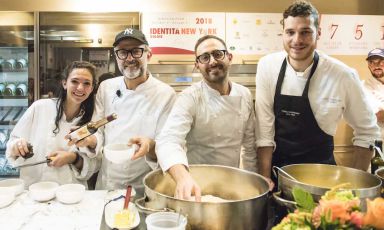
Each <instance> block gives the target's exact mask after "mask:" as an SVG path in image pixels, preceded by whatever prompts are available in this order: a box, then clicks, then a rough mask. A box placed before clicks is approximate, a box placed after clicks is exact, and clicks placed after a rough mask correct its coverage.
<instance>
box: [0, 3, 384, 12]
mask: <svg viewBox="0 0 384 230" xmlns="http://www.w3.org/2000/svg"><path fill="white" fill-rule="evenodd" d="M311 2H312V3H313V4H314V5H315V6H316V7H317V8H318V10H319V11H320V12H321V13H327V14H374V15H382V14H384V1H382V0H332V1H330V0H312V1H311ZM290 3H292V1H291V0H278V1H271V0H236V1H233V0H210V1H206V0H194V1H183V0H136V1H134V0H81V1H79V0H34V1H31V0H13V1H9V0H0V10H15V11H19V10H26V11H30V10H33V11H73V10H75V11H113V12H118V11H140V12H150V11H152V12H159V11H163V12H166V11H179V12H183V11H186V12H187V11H188V12H201V11H206V12H260V13H263V12H264V13H276V12H281V11H282V10H283V9H284V8H285V7H286V6H287V5H289V4H290Z"/></svg>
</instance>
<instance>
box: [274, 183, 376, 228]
mask: <svg viewBox="0 0 384 230" xmlns="http://www.w3.org/2000/svg"><path fill="white" fill-rule="evenodd" d="M346 186H347V185H345V184H343V185H341V186H337V187H335V188H332V189H331V190H330V191H328V192H326V193H325V195H324V196H322V197H321V199H320V201H319V203H318V204H316V203H315V202H314V200H313V198H312V196H311V194H310V193H308V192H306V191H304V190H303V189H301V188H294V189H293V190H292V194H293V197H294V199H295V201H296V203H297V209H296V210H295V211H294V212H292V213H289V214H288V215H287V216H286V217H285V218H284V219H283V220H282V221H281V222H280V224H278V225H276V226H275V227H273V228H272V230H373V229H376V230H381V229H384V199H383V198H375V199H374V200H372V201H371V200H369V199H367V212H365V213H363V212H361V209H360V200H359V198H358V197H356V196H355V195H354V194H353V193H352V191H351V190H348V189H344V188H345V187H346Z"/></svg>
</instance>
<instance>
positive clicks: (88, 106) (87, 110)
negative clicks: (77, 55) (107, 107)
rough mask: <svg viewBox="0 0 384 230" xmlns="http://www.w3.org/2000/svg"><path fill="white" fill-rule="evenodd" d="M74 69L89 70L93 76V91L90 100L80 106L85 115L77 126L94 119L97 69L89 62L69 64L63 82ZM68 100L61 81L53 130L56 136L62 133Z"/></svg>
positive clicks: (64, 72)
mask: <svg viewBox="0 0 384 230" xmlns="http://www.w3.org/2000/svg"><path fill="white" fill-rule="evenodd" d="M74 69H87V70H88V71H89V72H90V73H91V75H92V86H93V90H92V92H91V93H90V94H89V96H88V98H87V99H86V100H85V101H83V102H82V103H81V105H80V109H82V110H83V111H84V114H83V116H82V117H81V119H80V121H79V122H78V123H77V125H83V124H86V123H87V122H89V121H90V120H91V119H92V114H93V109H94V107H95V92H96V67H95V66H94V65H93V64H91V63H89V62H87V61H74V62H72V63H71V64H69V65H68V66H67V67H65V69H64V71H63V74H62V77H61V80H65V81H66V80H67V79H68V76H69V74H71V73H72V71H73V70H74ZM66 99H67V90H65V89H64V87H63V85H62V83H61V81H60V89H59V95H58V100H57V102H56V111H57V114H56V118H55V126H56V127H55V129H54V130H53V133H54V134H57V133H59V131H60V127H59V121H60V119H61V117H62V116H63V113H64V103H65V100H66Z"/></svg>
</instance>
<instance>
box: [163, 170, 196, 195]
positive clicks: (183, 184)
mask: <svg viewBox="0 0 384 230" xmlns="http://www.w3.org/2000/svg"><path fill="white" fill-rule="evenodd" d="M168 172H169V174H171V176H172V177H173V179H174V180H175V181H176V190H175V198H176V199H183V200H190V198H191V195H195V201H197V202H201V189H200V187H199V185H198V184H197V183H196V181H195V180H194V179H193V178H192V176H191V174H190V173H189V172H188V171H187V169H186V167H185V166H184V165H181V164H178V165H174V166H172V167H171V168H170V169H169V170H168Z"/></svg>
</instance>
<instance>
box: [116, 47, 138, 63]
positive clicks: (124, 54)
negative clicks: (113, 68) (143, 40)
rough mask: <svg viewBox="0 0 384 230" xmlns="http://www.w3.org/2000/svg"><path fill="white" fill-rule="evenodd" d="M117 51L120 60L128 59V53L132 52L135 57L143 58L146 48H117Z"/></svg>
mask: <svg viewBox="0 0 384 230" xmlns="http://www.w3.org/2000/svg"><path fill="white" fill-rule="evenodd" d="M115 53H116V56H117V57H118V58H119V59H120V60H125V59H127V57H128V54H131V56H132V57H133V58H141V57H142V56H143V53H144V48H133V49H130V50H126V49H119V50H115Z"/></svg>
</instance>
